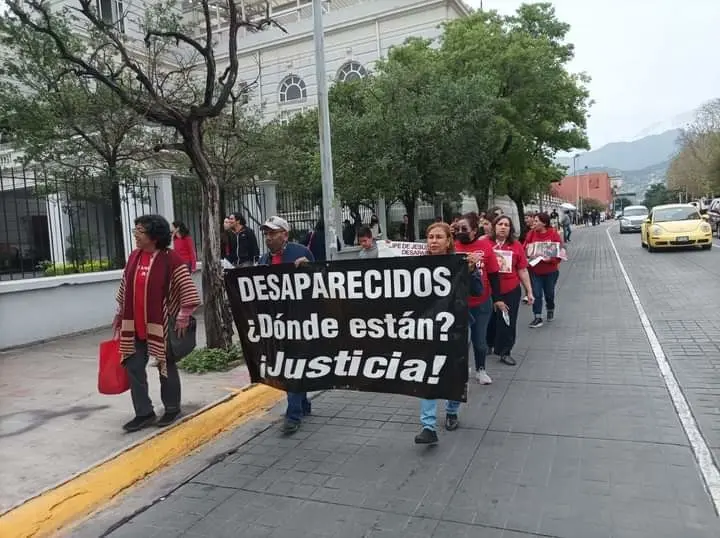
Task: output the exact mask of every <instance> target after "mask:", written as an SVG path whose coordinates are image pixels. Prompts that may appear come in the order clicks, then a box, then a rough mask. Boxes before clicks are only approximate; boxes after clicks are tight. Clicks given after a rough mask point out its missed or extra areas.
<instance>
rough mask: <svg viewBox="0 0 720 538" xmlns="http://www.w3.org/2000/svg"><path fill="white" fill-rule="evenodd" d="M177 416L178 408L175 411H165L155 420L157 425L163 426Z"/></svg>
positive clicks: (170, 422) (168, 424)
mask: <svg viewBox="0 0 720 538" xmlns="http://www.w3.org/2000/svg"><path fill="white" fill-rule="evenodd" d="M178 416H180V410H179V409H178V410H177V411H165V414H164V415H163V416H162V417H161V418H160V420H158V421H157V427H158V428H164V427H165V426H170V424H172V423H173V422H175V419H176V418H178Z"/></svg>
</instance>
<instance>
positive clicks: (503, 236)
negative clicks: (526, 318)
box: [491, 215, 535, 366]
mask: <svg viewBox="0 0 720 538" xmlns="http://www.w3.org/2000/svg"><path fill="white" fill-rule="evenodd" d="M491 238H492V241H493V243H494V245H493V248H494V252H495V256H496V258H497V261H498V264H499V265H500V297H499V300H498V301H496V302H495V316H494V317H495V336H494V339H493V348H494V350H495V354H496V355H498V356H499V357H500V361H501V362H503V363H505V364H508V365H510V366H515V364H517V363H516V362H515V359H513V357H512V349H513V347H514V346H515V338H516V337H517V317H518V310H519V309H520V299H521V296H522V293H521V291H520V284H521V283H522V285H523V287H524V288H525V293H526V294H527V300H528V304H533V302H535V297H534V295H533V291H532V285H531V284H530V276H529V275H528V269H527V268H528V260H527V257H526V256H525V249H524V248H523V245H522V244H521V243H520V242H519V241H518V240H517V239H516V236H515V226H514V224H513V222H512V219H511V218H510V217H509V216H507V215H501V216H499V217H496V218H495V220H494V221H493V230H492V236H491Z"/></svg>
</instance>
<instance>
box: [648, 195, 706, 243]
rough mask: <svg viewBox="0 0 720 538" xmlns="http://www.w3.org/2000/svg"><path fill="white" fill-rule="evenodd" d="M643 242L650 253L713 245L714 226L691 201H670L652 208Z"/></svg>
mask: <svg viewBox="0 0 720 538" xmlns="http://www.w3.org/2000/svg"><path fill="white" fill-rule="evenodd" d="M640 243H641V244H642V246H643V248H647V249H648V252H654V251H655V250H659V249H664V248H668V249H669V248H678V247H691V246H696V247H700V248H702V249H703V250H710V249H711V248H712V228H711V227H710V224H708V222H707V216H706V215H701V214H700V212H699V211H698V209H697V207H695V206H693V205H690V204H666V205H659V206H655V207H653V208H652V210H651V211H650V215H648V218H647V219H646V220H645V221H644V222H643V223H642V226H641V228H640Z"/></svg>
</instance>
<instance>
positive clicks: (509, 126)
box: [440, 3, 591, 211]
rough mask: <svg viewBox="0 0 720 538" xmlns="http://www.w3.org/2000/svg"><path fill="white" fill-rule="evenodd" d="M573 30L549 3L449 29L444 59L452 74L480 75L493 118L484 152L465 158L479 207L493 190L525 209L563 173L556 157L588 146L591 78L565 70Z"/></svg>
mask: <svg viewBox="0 0 720 538" xmlns="http://www.w3.org/2000/svg"><path fill="white" fill-rule="evenodd" d="M568 30H569V26H568V25H567V24H565V23H563V22H561V21H559V20H558V19H557V17H556V16H555V10H554V8H553V7H552V5H551V4H549V3H537V4H523V5H522V6H521V7H520V8H519V9H518V10H517V12H516V13H515V14H514V15H510V16H501V15H499V14H498V13H497V12H495V11H482V12H476V13H474V14H473V15H471V16H470V17H466V18H463V19H457V20H454V21H451V22H449V23H447V24H446V25H445V31H444V33H443V36H442V45H441V48H440V53H441V55H443V57H444V63H445V64H446V66H447V68H448V70H449V71H450V72H452V73H453V74H454V75H455V76H456V77H469V76H472V75H473V74H476V73H483V76H484V79H485V82H486V88H485V91H486V92H488V94H489V96H490V97H491V100H490V101H489V103H490V106H492V107H493V109H494V110H495V114H496V120H495V122H494V128H492V129H488V128H486V127H485V126H483V131H484V132H481V133H479V134H480V136H479V137H478V139H479V140H478V143H477V144H476V145H478V146H479V147H482V148H483V151H481V152H477V154H474V155H473V154H470V155H468V157H469V159H470V160H471V162H472V165H473V169H472V174H471V181H472V185H473V188H474V191H475V194H476V199H477V202H478V205H479V206H480V207H484V206H485V205H486V204H487V198H488V191H489V189H490V188H492V187H494V188H496V190H497V191H499V192H505V193H507V194H508V195H509V196H510V197H511V198H512V199H513V201H515V203H516V205H517V207H518V210H519V211H522V208H523V206H524V204H525V203H526V202H527V201H529V199H531V198H532V197H534V196H535V195H536V194H537V193H539V192H544V191H545V190H546V189H547V185H548V182H550V181H557V180H559V179H561V178H562V176H563V175H564V171H563V170H562V169H560V168H559V167H558V166H557V165H555V164H554V159H553V157H554V155H555V154H556V153H557V152H558V151H569V150H572V149H575V148H587V147H588V141H587V137H586V134H585V128H586V118H587V112H588V108H589V106H590V104H591V102H590V101H589V94H588V90H587V89H586V87H585V85H586V84H587V82H588V81H589V79H588V77H587V76H586V75H584V74H572V73H570V72H569V71H568V64H569V62H570V61H571V60H572V58H573V56H574V50H573V46H572V45H571V44H567V43H565V38H566V35H567V32H568ZM480 140H483V141H484V143H481V142H480Z"/></svg>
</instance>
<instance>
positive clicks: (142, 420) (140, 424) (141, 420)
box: [123, 413, 157, 433]
mask: <svg viewBox="0 0 720 538" xmlns="http://www.w3.org/2000/svg"><path fill="white" fill-rule="evenodd" d="M156 418H157V416H156V415H155V413H152V414H150V415H145V416H144V417H135V418H134V419H132V420H131V421H130V422H128V423H126V424H123V430H125V431H126V432H128V433H130V432H139V431H140V430H142V429H143V428H147V427H148V426H150V425H152V423H153V422H155V419H156Z"/></svg>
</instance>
